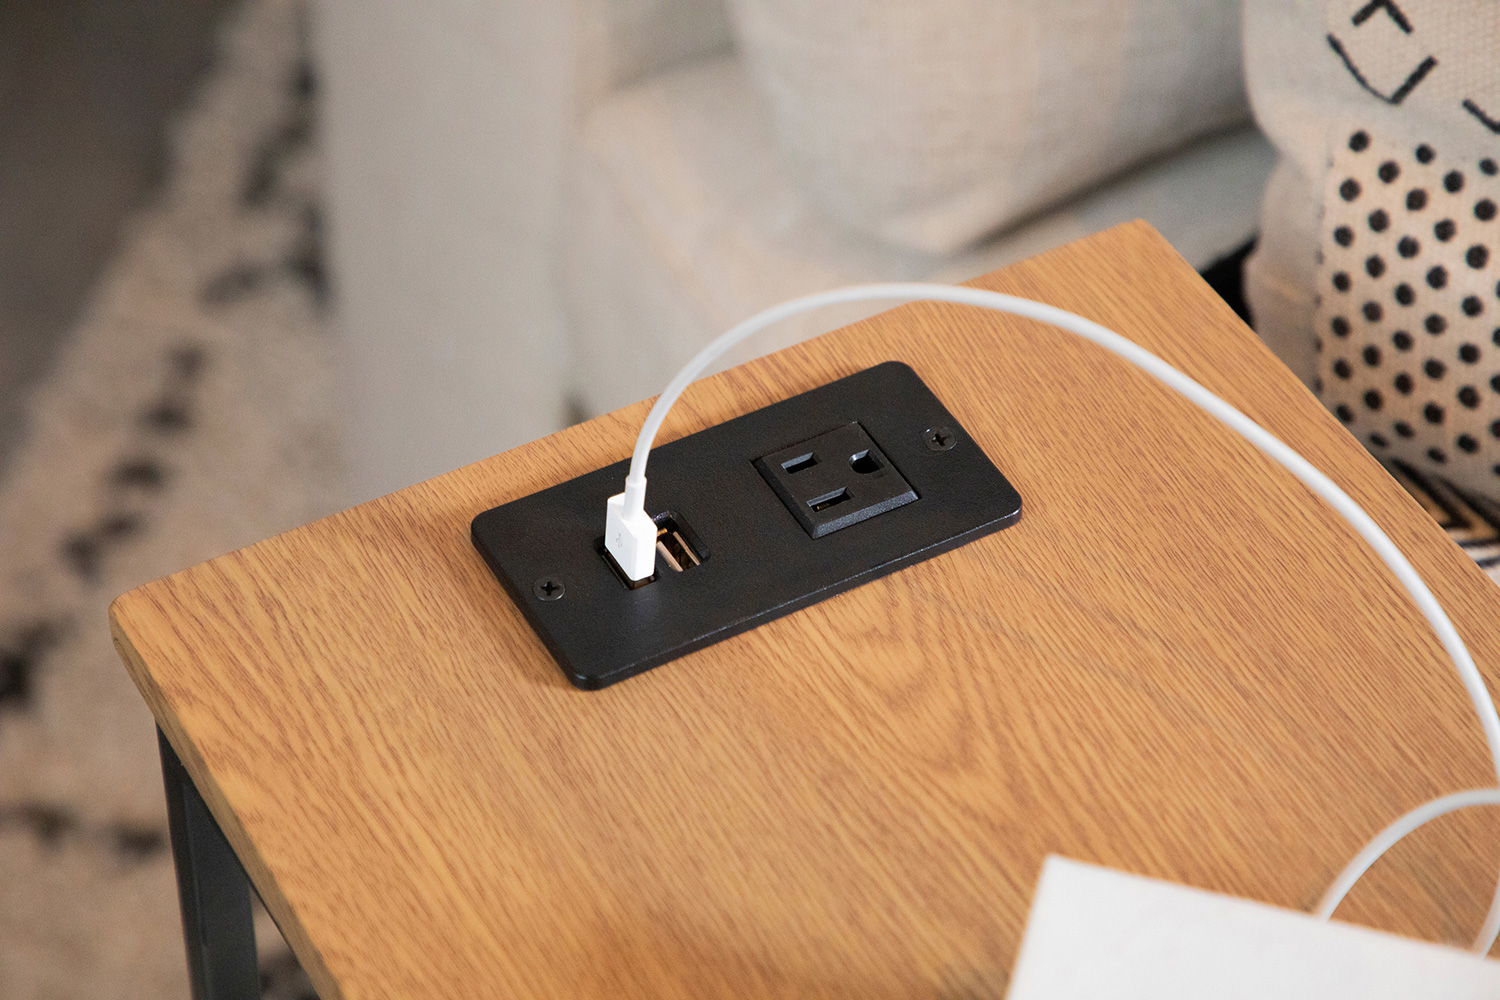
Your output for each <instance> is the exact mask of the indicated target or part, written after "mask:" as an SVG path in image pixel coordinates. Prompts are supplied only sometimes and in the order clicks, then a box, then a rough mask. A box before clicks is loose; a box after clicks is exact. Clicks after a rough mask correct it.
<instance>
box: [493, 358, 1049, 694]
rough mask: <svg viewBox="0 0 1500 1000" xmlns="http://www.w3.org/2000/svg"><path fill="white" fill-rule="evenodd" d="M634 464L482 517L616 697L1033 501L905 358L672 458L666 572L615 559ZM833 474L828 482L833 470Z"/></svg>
mask: <svg viewBox="0 0 1500 1000" xmlns="http://www.w3.org/2000/svg"><path fill="white" fill-rule="evenodd" d="M628 464H629V463H628V462H624V461H622V462H619V463H617V464H615V465H611V466H609V467H607V468H604V469H598V470H596V471H594V472H590V473H587V474H585V475H582V476H579V477H578V478H577V479H573V480H569V481H568V482H566V483H561V484H559V485H557V486H553V487H551V488H549V489H545V490H542V491H540V492H538V493H533V494H531V495H530V496H527V497H522V498H521V499H519V500H514V501H512V502H510V503H507V504H504V505H503V506H500V507H495V508H493V509H491V510H487V511H485V512H484V513H482V514H480V515H479V516H478V517H476V518H474V523H473V527H472V531H473V538H474V545H475V547H476V548H477V549H478V550H479V552H480V554H481V555H483V557H484V559H485V561H486V562H487V563H488V564H489V566H490V568H491V569H492V570H493V571H494V573H495V576H496V577H497V578H498V579H499V580H500V582H501V583H502V584H503V585H504V586H505V589H506V590H507V591H508V592H509V593H510V596H511V598H512V600H514V601H515V603H516V605H517V606H518V607H519V608H520V609H521V611H522V613H523V614H524V615H525V616H526V619H527V621H529V622H530V623H531V626H532V627H533V628H534V629H535V630H536V633H537V636H538V637H539V638H540V639H541V641H542V643H543V644H544V645H545V646H546V647H547V649H548V651H549V652H550V653H551V654H552V656H553V658H554V659H556V660H557V663H558V666H559V667H561V668H562V671H563V674H564V676H566V677H567V679H568V680H569V681H570V682H571V683H572V684H574V685H576V686H577V687H581V688H601V687H605V686H606V685H609V684H613V683H615V682H616V681H620V680H623V679H625V678H626V677H630V676H632V675H634V674H638V673H640V672H641V671H643V670H647V669H650V668H651V667H654V666H658V665H660V664H662V663H666V662H667V661H669V660H673V659H676V658H677V657H680V656H683V655H685V654H687V653H691V652H693V651H694V650H698V649H702V648H703V647H705V646H708V645H711V644H713V643H715V642H719V641H721V640H723V639H727V638H729V637H730V636H733V635H737V634H738V633H740V632H744V631H746V630H748V629H752V628H754V627H755V626H757V625H760V624H761V623H763V622H767V621H770V620H772V619H774V618H779V617H781V616H782V615H786V614H790V613H792V612H794V611H796V610H798V609H800V608H804V607H806V606H808V605H810V604H814V603H816V602H818V601H821V600H823V599H824V598H827V597H832V596H833V595H835V594H838V593H841V592H843V591H845V590H849V589H850V588H852V587H857V586H859V585H860V584H862V583H865V582H867V581H870V580H874V579H876V578H877V577H880V576H884V575H886V574H887V573H892V572H895V571H896V570H898V569H900V568H902V567H903V566H908V565H910V564H912V563H915V562H920V561H921V560H923V559H928V558H931V557H932V556H935V555H938V554H940V553H943V552H947V551H949V550H951V549H955V548H957V547H959V546H960V545H964V544H966V543H968V542H971V541H973V540H975V539H977V538H980V537H982V536H984V535H988V534H990V533H992V532H995V531H998V530H1000V529H1001V528H1004V527H1007V526H1008V525H1011V524H1013V523H1015V522H1016V521H1017V520H1018V519H1019V518H1020V516H1021V497H1020V495H1019V494H1018V493H1017V492H1016V491H1015V489H1014V488H1013V487H1012V486H1011V484H1010V483H1009V482H1008V481H1007V480H1006V479H1005V477H1004V476H1003V475H1001V474H1000V471H999V470H998V469H996V468H995V466H994V464H993V463H992V462H991V461H990V460H989V458H988V457H987V456H986V455H985V454H984V452H983V451H982V450H981V449H980V448H979V446H978V444H976V443H975V442H974V441H973V439H972V438H970V437H969V436H968V435H967V434H966V433H965V432H964V430H963V427H962V426H961V425H960V424H959V423H958V421H957V420H955V419H954V417H953V415H952V414H951V413H949V412H948V410H947V408H945V407H944V406H943V404H942V403H941V402H939V401H938V399H937V397H936V396H934V395H933V394H932V392H931V390H929V389H928V388H927V386H926V385H925V384H924V383H923V382H922V380H921V378H919V377H918V376H917V373H916V372H914V371H912V369H911V368H910V367H908V366H907V365H904V364H901V363H899V362H894V361H891V362H886V363H885V364H881V365H876V366H875V367H873V368H867V369H865V370H864V371H862V372H858V373H856V374H854V375H850V376H849V377H847V378H842V379H839V380H838V381H836V382H830V383H829V384H828V385H825V386H821V387H819V388H817V389H813V390H812V391H810V392H805V393H803V394H801V395H800V396H794V397H792V398H791V399H787V400H783V401H782V402H780V403H774V404H772V405H771V406H767V407H765V408H764V409H761V410H756V411H755V412H753V413H747V414H745V415H744V416H742V417H737V418H735V419H733V420H728V421H725V422H724V423H722V424H719V425H717V426H714V427H710V428H708V429H707V430H703V431H699V432H698V433H696V434H690V435H688V436H687V437H684V438H681V439H679V440H677V441H672V442H670V443H668V444H665V445H662V446H661V447H659V448H656V449H654V450H653V451H652V453H651V464H650V466H649V467H648V469H647V473H646V474H647V478H648V480H649V482H650V485H649V486H648V487H647V494H646V503H647V509H648V512H651V513H653V514H654V520H656V522H657V527H658V532H659V534H658V557H657V567H656V574H655V575H654V576H653V577H652V578H651V579H650V581H649V582H647V583H644V584H638V585H635V586H629V585H627V581H625V580H624V579H623V578H622V577H621V576H620V575H619V573H618V572H617V571H616V570H615V568H614V566H613V565H612V560H610V559H609V558H608V556H607V555H606V554H604V553H603V551H602V550H603V540H602V538H601V537H600V536H601V534H602V532H603V528H604V503H605V500H607V499H608V498H609V497H610V496H612V495H614V494H616V493H618V492H620V490H621V488H622V487H623V484H624V480H625V471H626V468H627V466H628ZM820 469H821V471H819V470H820Z"/></svg>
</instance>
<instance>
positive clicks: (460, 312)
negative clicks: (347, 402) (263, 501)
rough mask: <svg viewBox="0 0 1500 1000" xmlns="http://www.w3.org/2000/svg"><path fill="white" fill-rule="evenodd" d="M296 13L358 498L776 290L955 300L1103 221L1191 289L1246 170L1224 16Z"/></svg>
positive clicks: (430, 8) (1247, 180)
mask: <svg viewBox="0 0 1500 1000" xmlns="http://www.w3.org/2000/svg"><path fill="white" fill-rule="evenodd" d="M317 13H318V16H317V18H316V22H315V27H316V29H317V30H316V38H317V43H318V49H319V54H320V58H321V60H322V67H323V73H324V78H325V80H326V81H327V94H328V100H327V104H326V114H327V120H326V126H325V130H326V133H327V136H328V147H329V157H330V163H329V176H330V182H331V183H330V197H331V209H332V212H331V214H332V219H331V222H332V225H331V233H332V252H333V253H332V262H333V273H334V280H335V289H336V294H337V297H338V305H339V318H340V323H341V326H342V328H343V330H344V335H345V336H346V337H347V338H348V340H349V344H350V381H351V383H352V384H351V389H352V392H351V398H352V400H353V405H354V408H355V420H354V422H353V427H352V434H351V441H350V446H351V448H350V451H351V456H352V461H353V465H354V470H353V471H354V474H355V478H356V483H357V486H358V488H359V490H360V491H361V492H362V493H364V494H366V495H373V494H375V493H378V492H381V491H384V490H388V489H394V488H396V487H399V486H402V485H405V484H406V483H408V482H410V481H412V480H415V479H418V478H422V477H425V476H428V475H432V474H436V473H439V472H442V471H445V470H446V469H448V468H451V467H453V466H455V465H458V464H461V463H463V462H466V461H472V460H475V459H478V458H481V457H484V456H485V455H488V454H491V453H493V452H495V451H498V450H501V449H503V448H506V447H510V446H512V445H515V444H518V443H520V442H522V441H525V440H529V439H530V438H533V437H536V436H538V435H541V434H544V433H547V432H549V431H551V430H553V429H555V428H556V427H557V426H559V425H560V424H561V423H562V422H563V421H564V420H565V419H566V418H568V417H569V416H577V415H579V414H594V413H599V412H603V411H606V410H608V409H611V408H613V407H617V406H620V405H623V404H625V403H629V402H632V401H634V400H637V399H641V398H643V397H646V396H649V395H652V394H654V393H655V392H656V391H658V390H659V388H660V387H661V386H662V385H663V384H664V383H665V382H666V380H667V378H668V377H670V375H671V373H672V372H673V371H674V370H675V369H676V368H677V367H678V366H679V365H680V364H681V363H682V362H683V361H684V360H686V359H687V358H688V357H689V356H690V355H691V354H692V353H693V352H694V351H695V350H696V349H697V348H698V347H699V346H700V345H701V344H703V343H704V342H705V341H706V340H707V339H709V338H710V337H712V336H713V335H714V334H715V333H717V332H719V331H720V330H722V329H723V328H725V327H726V326H728V325H729V324H731V323H732V322H733V321H735V320H737V319H740V318H743V317H744V316H746V315H748V314H749V313H751V312H753V311H754V310H756V309H759V308H762V307H764V306H767V305H770V304H772V303H774V302H776V301H779V300H781V299H784V298H786V297H789V296H792V295H796V294H799V293H803V292H807V291H812V290H815V289H820V288H825V287H829V286H832V285H836V284H841V283H845V282H851V281H867V280H886V279H913V278H928V279H935V280H940V281H959V280H963V279H966V278H969V277H972V276H974V275H976V274H979V273H982V272H984V271H987V270H990V269H992V268H994V267H997V266H1000V265H1002V264H1005V263H1007V262H1009V261H1012V260H1016V259H1020V258H1023V257H1026V256H1029V255H1031V254H1034V253H1037V252H1039V251H1041V250H1045V249H1047V248H1049V247H1051V246H1055V245H1057V244H1060V243H1063V242H1066V241H1068V240H1071V239H1074V238H1076V237H1079V236H1083V235H1086V234H1088V233H1091V232H1095V231H1097V230H1099V229H1102V228H1106V227H1108V226H1111V225H1114V224H1116V223H1118V222H1122V221H1127V220H1130V219H1134V218H1144V219H1146V220H1147V221H1149V222H1151V223H1152V224H1153V225H1155V226H1156V227H1157V228H1158V229H1160V230H1161V231H1162V232H1163V233H1164V234H1165V235H1166V236H1167V238H1168V239H1169V240H1171V241H1172V243H1173V244H1174V245H1175V246H1176V247H1177V248H1178V249H1179V250H1180V251H1181V252H1182V253H1183V255H1184V256H1185V257H1186V258H1187V259H1188V260H1189V261H1190V262H1191V263H1193V264H1194V265H1196V266H1199V267H1202V266H1205V265H1207V264H1209V263H1210V262H1212V261H1213V260H1214V259H1215V258H1217V257H1219V256H1221V255H1223V254H1225V253H1226V252H1228V251H1230V250H1232V249H1234V248H1235V247H1237V246H1238V245H1240V244H1241V243H1243V242H1244V241H1245V240H1246V239H1247V238H1249V237H1250V236H1251V235H1252V234H1253V232H1254V229H1255V225H1256V217H1257V212H1258V208H1259V204H1260V196H1261V190H1262V187H1263V185H1264V182H1265V178H1266V175H1267V174H1268V172H1269V170H1270V168H1271V165H1272V162H1273V156H1272V153H1271V150H1270V148H1269V146H1268V145H1267V144H1266V143H1265V141H1264V140H1263V139H1262V138H1261V137H1260V135H1259V134H1258V133H1257V132H1256V131H1255V130H1254V128H1253V126H1251V125H1249V123H1248V110H1247V108H1246V104H1245V100H1244V96H1243V91H1242V85H1241V83H1240V68H1239V67H1240V63H1239V13H1238V4H1237V3H1235V2H1219V0H1120V2H1117V3H1114V4H1111V5H1100V4H1098V3H1096V2H1084V0H1049V2H1044V0H1025V2H1021V0H929V2H926V3H924V4H920V5H918V4H911V3H909V2H908V0H860V2H854V0H729V2H728V3H727V4H726V3H724V2H721V0H613V2H611V0H573V2H571V3H555V2H547V3H543V2H535V3H510V4H505V3H490V4H478V5H470V4H462V3H459V2H457V0H434V2H431V3H429V4H424V5H421V8H420V10H419V11H418V10H413V9H407V8H404V7H398V6H396V5H390V6H369V5H364V4H360V3H356V2H355V0H321V4H320V6H319V7H318V8H317ZM857 315H859V314H858V313H851V312H845V313H842V314H837V315H822V316H815V317H809V318H807V320H806V321H805V322H803V323H801V324H793V325H789V327H788V328H786V329H783V330H780V331H776V332H774V333H772V334H768V335H767V339H765V340H762V341H761V342H759V343H757V344H754V345H750V346H749V347H748V348H747V350H746V351H744V352H742V353H741V354H740V355H738V356H736V357H735V358H732V359H730V363H733V362H735V361H738V360H741V359H743V358H744V357H745V356H748V355H750V354H758V353H763V352H765V351H769V350H772V349H775V348H777V347H780V346H783V345H784V344H786V343H790V342H794V341H796V340H798V339H801V338H803V337H806V336H809V335H812V334H815V333H818V332H821V331H823V330H826V329H829V328H832V327H833V326H836V325H839V324H841V323H843V322H847V321H848V320H850V319H852V318H854V317H855V316H857Z"/></svg>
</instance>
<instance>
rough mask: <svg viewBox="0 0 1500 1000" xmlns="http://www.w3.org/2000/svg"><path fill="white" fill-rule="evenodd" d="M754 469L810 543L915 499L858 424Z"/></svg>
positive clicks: (778, 455) (758, 462) (772, 457)
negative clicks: (806, 535)
mask: <svg viewBox="0 0 1500 1000" xmlns="http://www.w3.org/2000/svg"><path fill="white" fill-rule="evenodd" d="M755 468H756V469H758V470H759V471H760V474H761V476H762V477H763V478H764V479H765V481H766V482H767V483H769V484H770V486H771V489H773V490H775V491H776V495H777V496H778V497H780V498H781V502H782V503H784V504H786V509H787V510H789V511H791V513H792V516H793V517H795V518H796V519H797V523H798V524H800V525H802V528H803V530H804V531H806V532H807V533H808V534H809V535H811V536H812V537H813V538H822V537H823V536H824V535H829V534H832V533H833V532H835V531H838V530H839V529H841V528H847V527H849V526H850V525H851V524H858V523H859V522H860V521H864V520H868V519H869V518H872V517H874V516H875V515H877V514H884V513H885V512H886V511H888V510H895V509H896V508H897V507H901V506H904V505H905V504H909V503H911V502H912V501H913V500H915V499H917V492H916V490H913V489H912V488H911V484H910V483H908V482H907V481H906V478H905V477H904V476H902V475H901V473H900V472H899V471H897V469H896V467H895V466H894V465H892V464H891V460H890V459H888V458H886V456H885V452H883V451H881V450H880V446H879V445H877V444H876V443H875V442H874V441H872V440H870V435H868V434H866V433H865V429H864V428H863V427H861V426H860V425H859V424H858V422H854V423H848V424H845V425H844V426H842V427H838V428H835V429H834V430H831V431H828V432H827V433H824V434H819V435H818V436H817V437H813V438H808V439H807V440H806V441H799V442H798V443H797V444H794V445H790V446H789V447H786V448H783V449H781V450H780V451H775V452H772V453H771V454H769V455H762V456H761V457H760V458H757V459H756V460H755Z"/></svg>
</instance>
